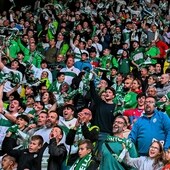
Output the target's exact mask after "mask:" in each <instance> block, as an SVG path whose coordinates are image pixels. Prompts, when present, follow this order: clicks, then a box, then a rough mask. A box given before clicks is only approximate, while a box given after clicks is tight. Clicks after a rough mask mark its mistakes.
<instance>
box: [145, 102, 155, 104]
mask: <svg viewBox="0 0 170 170" xmlns="http://www.w3.org/2000/svg"><path fill="white" fill-rule="evenodd" d="M145 104H155V102H154V101H145Z"/></svg>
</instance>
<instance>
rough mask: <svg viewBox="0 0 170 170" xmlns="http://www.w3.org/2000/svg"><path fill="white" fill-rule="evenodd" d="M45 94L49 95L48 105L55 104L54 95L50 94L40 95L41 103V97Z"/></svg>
mask: <svg viewBox="0 0 170 170" xmlns="http://www.w3.org/2000/svg"><path fill="white" fill-rule="evenodd" d="M45 93H48V94H49V100H48V104H52V105H53V104H54V103H55V102H56V99H55V95H54V93H52V92H48V91H47V92H44V93H43V94H42V95H41V101H42V97H43V95H44V94H45Z"/></svg>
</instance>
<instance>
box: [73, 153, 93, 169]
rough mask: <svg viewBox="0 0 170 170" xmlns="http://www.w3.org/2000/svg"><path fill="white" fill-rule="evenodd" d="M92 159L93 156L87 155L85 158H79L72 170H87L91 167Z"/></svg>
mask: <svg viewBox="0 0 170 170" xmlns="http://www.w3.org/2000/svg"><path fill="white" fill-rule="evenodd" d="M91 158H92V155H91V154H87V155H86V156H84V157H83V158H79V159H77V160H76V162H75V163H74V164H73V165H72V167H71V168H70V170H85V169H87V167H88V166H89V163H90V160H91Z"/></svg>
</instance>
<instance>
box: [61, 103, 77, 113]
mask: <svg viewBox="0 0 170 170" xmlns="http://www.w3.org/2000/svg"><path fill="white" fill-rule="evenodd" d="M68 108H70V109H71V110H72V111H74V112H75V110H76V109H75V107H74V106H73V105H72V104H67V105H65V106H64V107H63V110H64V109H68Z"/></svg>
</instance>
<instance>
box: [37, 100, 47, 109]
mask: <svg viewBox="0 0 170 170" xmlns="http://www.w3.org/2000/svg"><path fill="white" fill-rule="evenodd" d="M35 103H40V105H41V106H43V108H44V106H45V105H44V103H43V102H42V101H35Z"/></svg>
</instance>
